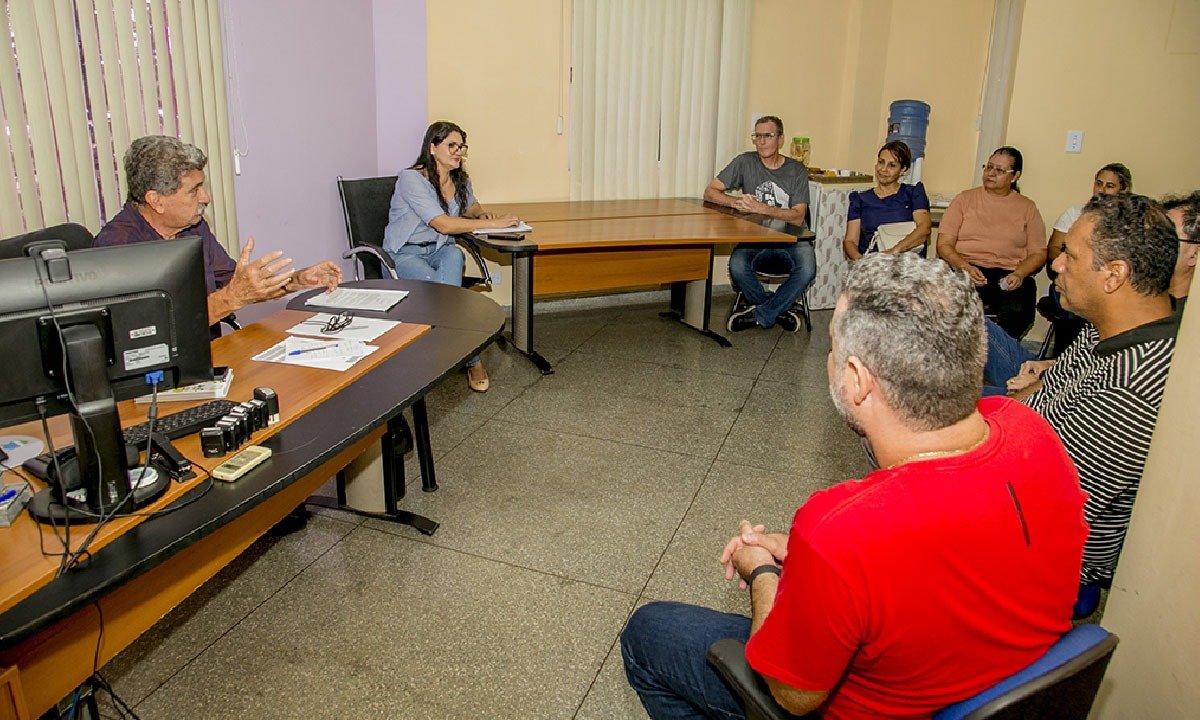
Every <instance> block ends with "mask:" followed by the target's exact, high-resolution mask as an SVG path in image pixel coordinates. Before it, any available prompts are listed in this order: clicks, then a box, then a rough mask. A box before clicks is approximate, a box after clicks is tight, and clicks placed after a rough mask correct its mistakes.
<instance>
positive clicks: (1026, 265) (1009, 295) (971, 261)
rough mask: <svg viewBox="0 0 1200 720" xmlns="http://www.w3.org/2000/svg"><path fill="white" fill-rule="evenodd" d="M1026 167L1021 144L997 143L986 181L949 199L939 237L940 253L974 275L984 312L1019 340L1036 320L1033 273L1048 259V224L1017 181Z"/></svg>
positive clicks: (949, 261) (987, 164)
mask: <svg viewBox="0 0 1200 720" xmlns="http://www.w3.org/2000/svg"><path fill="white" fill-rule="evenodd" d="M1023 167H1024V160H1023V159H1022V157H1021V151H1020V150H1017V149H1016V148H1014V147H1008V146H1005V147H1001V148H996V151H995V152H993V153H992V156H991V157H989V158H988V161H987V162H986V163H985V164H984V166H983V185H981V186H980V187H976V188H971V189H970V190H964V191H962V192H960V193H959V194H958V195H957V196H956V197H955V198H954V200H953V201H951V203H950V207H949V208H947V209H946V214H945V215H944V216H943V217H942V222H941V225H939V226H938V240H937V250H938V256H939V257H941V258H942V259H943V260H945V261H946V262H948V263H950V264H951V265H952V266H954V267H956V268H961V269H963V270H966V271H967V275H970V276H971V280H972V281H973V282H974V283H975V289H976V290H977V291H978V292H979V299H980V300H982V301H983V311H984V313H986V314H987V316H988V317H990V318H993V319H994V320H995V322H996V324H997V325H999V326H1000V327H1002V328H1004V332H1006V333H1008V334H1009V335H1011V336H1012V337H1014V338H1016V339H1018V340H1019V339H1020V338H1021V336H1022V335H1024V334H1025V333H1026V331H1028V330H1029V327H1030V326H1031V325H1032V324H1033V311H1034V304H1035V303H1036V302H1037V285H1036V284H1035V283H1034V280H1033V275H1034V274H1036V273H1037V272H1038V271H1039V270H1041V269H1042V265H1044V264H1045V263H1046V224H1045V223H1044V222H1043V221H1042V214H1041V213H1040V212H1038V208H1037V205H1035V204H1034V202H1033V201H1032V200H1030V199H1029V198H1027V197H1025V196H1024V195H1022V194H1021V190H1020V188H1018V187H1017V180H1019V179H1020V178H1021V172H1022V169H1023Z"/></svg>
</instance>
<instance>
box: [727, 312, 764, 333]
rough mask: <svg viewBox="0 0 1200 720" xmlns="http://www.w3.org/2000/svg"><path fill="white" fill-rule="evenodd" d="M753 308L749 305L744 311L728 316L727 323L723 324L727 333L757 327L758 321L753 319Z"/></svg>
mask: <svg viewBox="0 0 1200 720" xmlns="http://www.w3.org/2000/svg"><path fill="white" fill-rule="evenodd" d="M754 307H755V306H754V305H751V306H750V307H748V308H746V309H745V310H742V311H740V312H735V313H733V314H732V315H730V316H729V322H727V323H725V328H726V329H727V330H729V332H741V331H743V330H749V329H750V328H756V327H758V320H756V319H755V318H754Z"/></svg>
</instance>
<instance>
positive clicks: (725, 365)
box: [579, 314, 781, 378]
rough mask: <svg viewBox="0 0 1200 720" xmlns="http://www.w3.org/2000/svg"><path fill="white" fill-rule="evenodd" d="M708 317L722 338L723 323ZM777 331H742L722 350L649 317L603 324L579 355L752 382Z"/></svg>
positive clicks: (694, 334) (681, 328) (687, 331)
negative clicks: (664, 366) (680, 369)
mask: <svg viewBox="0 0 1200 720" xmlns="http://www.w3.org/2000/svg"><path fill="white" fill-rule="evenodd" d="M713 318H714V319H713V322H712V327H713V329H714V330H716V331H717V332H719V333H722V334H725V326H724V322H725V321H724V320H721V321H720V322H719V323H718V321H717V319H716V318H717V316H716V315H715V314H714V315H713ZM780 332H781V331H780V330H778V329H771V330H747V331H746V332H741V333H737V334H736V335H735V336H733V337H732V340H731V341H732V343H733V347H721V346H720V345H718V344H717V343H715V342H713V341H712V340H711V339H710V338H706V337H704V336H703V335H701V334H700V333H698V332H696V331H695V330H693V329H691V328H689V327H687V326H686V325H684V324H682V323H680V322H677V321H674V320H667V319H664V318H660V317H657V315H656V314H653V315H649V316H646V317H640V316H634V317H626V318H624V319H622V320H621V321H620V322H614V323H610V324H608V325H605V326H604V328H603V329H601V330H600V332H598V333H596V334H595V335H594V336H592V337H591V338H590V339H589V340H588V341H587V342H585V343H584V344H583V345H582V346H580V348H579V351H580V352H587V353H593V354H596V355H604V356H606V357H616V358H624V359H627V360H642V361H645V362H651V363H656V364H659V365H666V366H669V367H677V368H685V369H690V370H699V371H702V372H715V373H721V374H724V375H740V376H742V377H751V378H752V377H757V376H758V374H759V373H760V372H761V371H762V368H763V365H764V364H765V363H766V361H767V357H769V356H770V354H771V350H772V349H773V348H774V347H775V342H776V341H777V340H778V339H779V334H780Z"/></svg>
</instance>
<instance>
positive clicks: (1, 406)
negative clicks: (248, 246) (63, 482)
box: [0, 237, 212, 521]
mask: <svg viewBox="0 0 1200 720" xmlns="http://www.w3.org/2000/svg"><path fill="white" fill-rule="evenodd" d="M29 252H31V253H32V254H33V257H26V258H21V259H9V260H0V357H2V358H3V359H2V361H0V362H2V363H3V364H2V367H3V370H2V371H0V377H2V378H3V381H2V382H0V426H5V425H11V424H15V423H20V422H25V421H27V420H33V419H37V418H38V417H41V416H43V415H46V416H49V415H59V414H69V415H70V416H71V431H72V435H73V439H74V443H75V450H76V461H77V463H78V473H79V478H80V480H81V486H82V488H83V489H84V490H85V493H86V501H85V506H80V505H79V504H78V503H76V502H74V501H72V500H71V499H70V498H68V497H66V494H65V492H64V489H63V488H62V487H53V486H52V487H51V488H49V489H47V490H45V491H42V492H41V493H38V494H37V495H35V496H34V499H33V501H32V502H31V505H30V509H31V511H32V512H33V514H34V516H35V517H38V518H39V519H42V520H50V521H56V520H59V519H61V518H74V519H78V520H84V521H87V520H91V521H95V520H96V519H98V518H99V517H102V516H104V515H106V514H111V513H113V512H114V510H116V509H118V508H119V509H121V510H122V511H127V510H132V509H133V507H134V506H135V505H136V504H143V503H144V502H147V501H148V500H149V499H153V497H157V495H158V494H160V493H161V491H162V490H165V489H166V482H167V481H166V480H165V479H164V480H163V481H162V482H161V487H159V486H157V485H156V486H154V487H151V488H148V489H142V490H139V492H138V493H137V494H136V495H135V499H136V500H137V501H138V502H134V501H132V500H133V499H130V498H128V497H127V496H128V495H130V493H131V492H132V491H133V489H134V488H133V486H132V482H131V478H130V475H129V462H128V461H127V459H126V452H125V441H124V438H123V436H122V434H121V425H120V418H119V417H118V415H117V406H116V403H117V401H118V400H125V399H129V398H133V397H136V396H139V395H144V394H146V393H147V392H149V390H150V387H149V383H148V379H147V378H148V377H149V376H150V375H151V374H152V373H156V372H157V371H161V372H162V376H163V377H162V379H161V381H159V383H158V387H159V388H161V389H167V388H172V387H178V386H181V385H188V384H191V383H195V382H202V381H205V380H209V379H211V378H212V355H211V353H210V350H209V339H210V338H209V330H208V307H207V294H206V288H205V284H204V255H203V250H202V245H201V241H200V238H194V237H189V238H179V239H175V240H163V241H160V242H147V243H137V244H133V245H121V246H113V247H102V248H89V249H84V250H74V251H69V252H68V251H66V250H65V249H63V247H62V246H61V245H56V244H55V243H53V242H51V243H49V244H41V243H39V244H37V245H34V246H32V247H30V248H29ZM72 508H74V509H75V511H74V512H73V511H72Z"/></svg>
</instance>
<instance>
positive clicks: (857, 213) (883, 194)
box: [842, 140, 933, 260]
mask: <svg viewBox="0 0 1200 720" xmlns="http://www.w3.org/2000/svg"><path fill="white" fill-rule="evenodd" d="M910 165H912V152H910V151H909V149H908V146H907V145H905V144H904V143H902V142H900V141H899V140H894V141H892V142H890V143H887V144H886V145H884V146H883V147H881V148H879V155H878V158H877V159H876V160H875V187H873V188H871V189H870V190H862V191H859V192H853V193H850V209H849V211H848V212H847V214H846V219H847V223H846V238H845V240H843V241H842V247H843V249H844V250H845V252H846V257H848V258H850V259H851V260H858V259H859V258H861V257H862V256H863V254H864V253H866V252H867V248H868V247H870V245H871V238H872V236H874V235H875V230H876V229H877V228H878V227H879V226H880V225H885V224H887V223H894V222H914V223H916V224H917V227H916V229H915V230H913V231H912V232H910V233H909V234H908V235H907V236H906V237H905V238H904V239H903V240H901V241H900V242H899V243H897V244H896V245H895V246H894V247H893V248H892V249H891V250H885V251H884V252H890V253H902V252H904V251H905V250H909V249H911V248H915V247H918V246H920V248H921V249H920V251H919V252H920V254H921V257H924V256H925V243H926V242H927V241H928V240H929V232H930V230H931V229H932V228H933V221H932V220H931V219H930V217H929V197H928V196H927V195H926V194H925V186H924V185H922V184H921V183H917V184H916V185H902V184H901V183H900V176H901V175H903V174H904V171H906V170H908V168H909V166H910Z"/></svg>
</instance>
